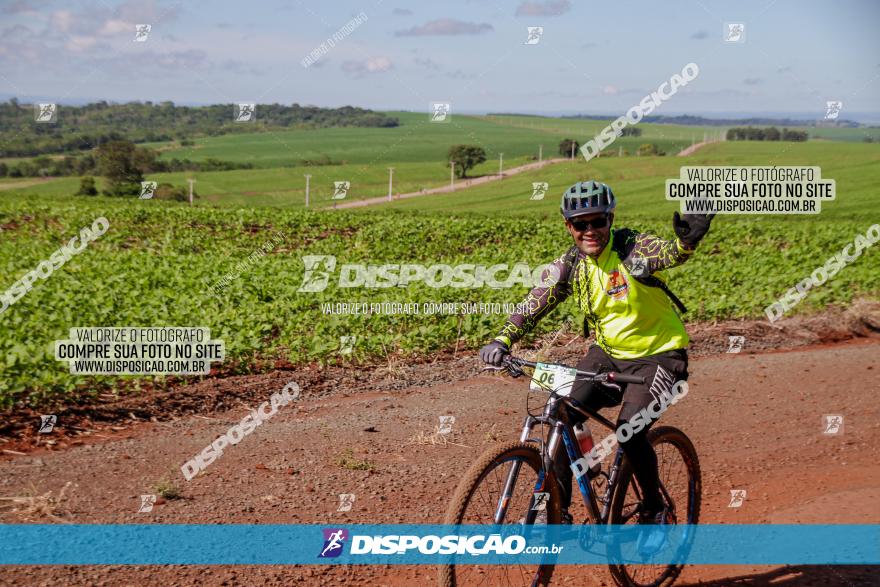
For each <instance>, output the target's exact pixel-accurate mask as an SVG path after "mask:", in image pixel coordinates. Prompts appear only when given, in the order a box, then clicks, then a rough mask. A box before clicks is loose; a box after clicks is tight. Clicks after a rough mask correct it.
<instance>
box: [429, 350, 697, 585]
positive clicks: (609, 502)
mask: <svg viewBox="0 0 880 587" xmlns="http://www.w3.org/2000/svg"><path fill="white" fill-rule="evenodd" d="M539 366H540V367H542V368H544V369H545V371H544V372H545V373H546V368H548V367H549V368H551V369H552V368H562V369H567V370H568V372H569V373H570V374H573V375H574V377H575V378H578V379H583V380H590V381H594V382H597V383H600V384H601V385H604V386H607V387H609V388H610V389H612V390H615V391H617V392H622V390H623V388H622V387H621V385H625V384H627V383H644V378H643V377H634V376H631V375H625V374H621V373H615V372H604V373H591V372H589V371H580V370H578V369H572V368H571V367H567V366H565V365H558V364H548V363H535V362H531V361H527V360H525V359H521V358H518V357H513V356H507V357H505V361H504V363H503V365H502V366H500V367H491V366H490V367H486V368H485V369H484V371H485V370H489V371H507V372H508V373H509V374H510V375H511V376H513V377H520V376H522V375H525V374H526V373H525V372H524V371H523V370H522V368H523V367H528V368H531V369H535V370H537V369H538V368H539ZM550 379H551V381H550V383H552V377H551V378H550ZM532 381H534V382H536V383H537V384H538V386H539V387H540V389H541V390H543V391H547V392H548V393H549V394H550V397H549V398H548V400H547V402H546V404H545V405H544V408H543V413H542V414H541V415H534V414H532V413H531V411H530V410H529V409H528V406H527V410H526V411H527V413H528V415H527V416H526V418H525V421H524V423H523V428H522V433H521V435H520V438H519V440H518V441H515V442H507V443H503V444H499V445H496V446H495V447H493V448H491V449H489V450H488V451H486V452H485V453H484V454H483V455H482V456H481V457H480V458H479V459H478V460H477V461H476V462H475V463H474V464H473V465H472V466H471V467H470V469H468V471H467V473H465V475H464V477H463V478H462V480H461V482H460V483H459V485H458V487H457V488H456V491H455V493H454V494H453V497H452V500H451V502H450V504H449V508H448V509H447V511H446V516H445V519H444V522H443V523H444V524H448V525H456V526H457V525H462V524H493V525H497V524H503V523H508V524H510V523H513V524H526V525H529V524H535V523H536V518H537V517H538V512H537V511H536V508H535V507H534V504H535V501H536V497H535V496H536V494H540V496H539V499H540V500H542V501H544V502H545V505H544V508H545V512H546V516H547V521H546V523H547V524H560V523H561V504H560V487H559V484H558V483H557V481H556V476H555V473H554V468H553V463H554V459H555V457H556V452H557V450H559V445H560V441H561V443H562V445H564V447H565V450H566V454H567V457H568V461H569V463H572V462H575V461H576V460H577V459H579V458H581V457H582V456H583V453H582V452H581V449H580V445H579V443H578V442H577V439H576V437H575V434H574V429H573V426H572V425H571V424H570V423H569V422H568V415H567V410H562V409H560V408H561V407H562V406H563V405H565V406H568V407H569V408H571V409H573V410H574V411H576V412H579V413H580V414H583V415H585V416H587V417H588V418H592V419H593V420H594V421H596V422H598V423H600V424H602V426H604V427H605V428H608V429H609V430H611V431H612V432H613V431H615V429H616V427H615V425H614V424H613V423H612V422H611V421H609V420H608V419H606V418H604V417H603V416H602V415H601V414H599V413H598V412H597V411H595V410H592V409H590V408H587V407H586V406H583V405H581V404H580V403H578V402H577V401H576V400H574V399H572V398H570V397H568V396H567V395H563V394H562V393H561V392H562V388H563V387H565V384H563V385H561V386H559V387H557V388H555V389H551V388H550V386H549V385H547V383H544V382H542V381H538V380H537V379H534V378H533V379H532ZM569 390H570V387H569ZM538 424H541V425H542V428H543V427H544V426H546V428H547V435H546V437H544V436H541V437H539V438H534V437H532V429H533V428H534V427H535V426H536V425H538ZM648 440H649V441H650V442H651V444H652V446H653V447H654V450H655V451H656V452H657V460H658V470H659V472H660V489H661V494H662V496H663V500H664V501H665V504H666V507H667V508H668V511H669V519H670V523H671V524H677V523H679V519H680V520H681V521H682V522H684V523H687V524H697V522H698V519H699V514H700V500H701V479H700V465H699V461H698V459H697V453H696V450H695V449H694V445H693V443H692V442H691V441H690V439H688V437H687V436H686V435H685V434H684V432H682V431H681V430H679V429H677V428H673V427H671V426H660V427H657V428H653V429H651V430H650V431H649V432H648ZM667 449H669V450H667ZM676 463H677V464H678V465H679V466H678V467H675V470H674V471H672V470H671V469H672V468H673V465H675V464H676ZM680 465H683V469H684V473H685V477H684V480H683V482H681V480H680V479H679V477H680V475H679V473H680V471H681V467H680ZM504 469H506V471H504ZM524 470H525V474H524V475H523V471H524ZM673 473H674V474H673ZM532 474H533V475H534V478H531V475H532ZM526 476H527V478H526V479H524V480H523V479H522V477H526ZM519 481H523V483H518V482H519ZM603 484H604V491H602V495H599V493H600V490H601V489H602V487H601V486H602V485H603ZM577 485H578V488H579V489H580V492H581V496H582V497H583V500H584V505H585V506H586V509H587V514H588V518H587V519H586V520H584V522H583V523H582V525H581V527H580V529H579V532H580V533H579V542H580V543H581V545H582V547H584V540H583V539H582V538H583V537H584V535H585V531H586V534H589V528H590V526H589V524H593V525H604V524H611V525H623V524H630V523H637V522H638V514H639V512H640V505H641V501H642V499H641V490H640V489H639V487H638V481H637V480H636V478H635V477H634V475H633V471H632V468H631V466H630V464H629V463H628V461H627V459H626V457H625V456H624V454H623V450H622V448H621V447H620V446H618V448H617V452H616V454H615V456H614V458H613V461H612V464H611V466H610V469H609V472H608V473H606V472H605V471H604V470H600V471H599V472H598V473H589V474H583V475H581V476H579V477H577ZM518 487H519V488H520V489H522V488H525V489H524V490H523V491H521V492H520V493H515V492H516V490H517V488H518ZM573 491H574V488H573V487H572V492H573ZM545 494H546V495H545ZM600 504H601V506H602V507H601V510H600V507H599V506H600ZM682 505H684V506H685V507H683V508H682V507H681V506H682ZM533 527H535V526H533ZM593 528H595V526H593ZM681 560H683V559H681ZM616 563H617V564H616ZM533 566H534V567H537V568H534V569H533V570H531V571H530V570H528V569H526V568H524V567H523V565H517V566H516V567H510V566H494V565H493V566H485V567H478V566H475V565H458V566H455V565H452V564H447V565H443V566H441V567H440V569H439V571H440V572H439V583H440V585H441V586H442V587H457V586H461V585H468V584H471V582H468V581H467V578H468V577H469V576H470V575H471V574H472V573H473V574H474V575H477V576H478V581H479V584H484V582H485V584H489V585H497V584H504V585H520V584H527V585H532V586H537V585H549V583H550V579H551V577H552V575H553V571H554V569H555V565H554V564H553V563H552V561H550V562H546V563H545V562H543V561H542V564H540V565H533ZM608 566H609V569H610V571H611V575H612V577H613V579H614V581H615V582H616V583H617V584H618V585H621V586H624V587H668V586H670V585H672V584H673V583H674V582H675V580H676V579H677V578H678V576H679V574H680V573H681V570H682V568H683V566H684V565H683V564H666V563H664V564H659V565H645V564H626V563H625V562H623V559H622V558H620V557H614V556H611V557H609V562H608ZM654 567H660V568H657V569H654ZM652 570H653V573H652V572H651V571H652ZM645 571H647V573H644V574H647V578H644V579H643V578H642V575H643V572H645ZM511 575H513V576H511ZM490 577H491V578H490Z"/></svg>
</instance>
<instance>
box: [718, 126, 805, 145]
mask: <svg viewBox="0 0 880 587" xmlns="http://www.w3.org/2000/svg"><path fill="white" fill-rule="evenodd" d="M808 138H809V135H808V134H807V132H806V131H802V130H789V129H787V128H783V129H782V131H781V132H780V130H779V129H778V128H776V127H775V126H771V127H769V128H754V127H751V126H747V127H734V128H730V129H728V130H727V140H728V141H795V142H802V141H806V140H807V139H808Z"/></svg>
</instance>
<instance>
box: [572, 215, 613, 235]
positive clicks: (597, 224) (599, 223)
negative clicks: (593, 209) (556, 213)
mask: <svg viewBox="0 0 880 587" xmlns="http://www.w3.org/2000/svg"><path fill="white" fill-rule="evenodd" d="M570 222H571V225H572V227H574V229H575V230H576V231H578V232H583V231H585V230H587V228H594V229H599V228H605V227H606V226H608V216H602V217H601V218H594V219H593V220H585V219H580V220H578V219H575V220H571V221H570Z"/></svg>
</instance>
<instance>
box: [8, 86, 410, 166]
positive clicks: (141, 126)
mask: <svg viewBox="0 0 880 587" xmlns="http://www.w3.org/2000/svg"><path fill="white" fill-rule="evenodd" d="M235 109H236V105H235V104H214V105H211V106H178V105H175V104H174V103H173V102H160V103H158V104H154V103H152V102H129V103H125V104H109V103H108V102H106V101H101V102H95V103H93V104H87V105H85V106H65V105H61V106H59V107H58V114H57V120H56V121H55V122H54V123H48V124H43V123H37V122H35V121H34V113H33V105H30V104H20V103H19V102H18V100H16V99H15V98H12V99H11V100H9V101H7V102H0V134H2V135H4V137H6V139H5V140H4V141H3V143H2V144H0V157H33V156H36V155H45V154H51V153H67V152H71V151H84V150H90V149H93V148H95V147H97V146H99V145H101V144H103V143H107V142H111V141H117V140H122V139H127V140H131V141H133V142H135V143H144V142H166V141H172V140H179V141H181V142H183V141H188V140H191V138H192V137H199V136H217V135H222V134H227V133H234V132H259V131H264V130H273V129H279V128H284V129H291V128H302V129H310V128H327V127H346V126H355V127H380V128H385V127H394V126H398V125H399V124H400V121H399V120H398V119H397V118H395V117H393V116H388V115H387V114H385V113H382V112H375V111H373V110H367V109H364V108H355V107H353V106H343V107H342V108H319V107H317V106H300V105H299V104H292V105H290V106H285V105H283V104H257V105H256V108H255V110H254V118H253V120H252V121H251V122H236V121H235Z"/></svg>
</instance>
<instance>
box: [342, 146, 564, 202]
mask: <svg viewBox="0 0 880 587" xmlns="http://www.w3.org/2000/svg"><path fill="white" fill-rule="evenodd" d="M563 161H571V159H565V158H557V159H545V160H544V161H535V162H534V163H526V164H525V165H520V166H519V167H511V168H510V169H508V170H506V171H505V172H504V174H503V175H495V174H493V175H483V176H480V177H475V178H473V179H459V180H457V182H456V183H455V184H454V185H452V186H448V185H445V186H442V187H439V188H431V189H429V190H422V191H420V192H409V193H406V194H396V195H395V196H394V199H395V200H406V199H409V198H418V197H420V196H430V195H431V194H448V193H450V192H457V191H459V190H464V189H467V188H470V187H473V186H475V185H480V184H483V183H489V182H491V181H500V180H502V179H504V178H505V177H509V176H511V175H517V174H519V173H523V172H525V171H531V170H533V169H541V168H542V167H546V166H547V165H552V164H553V163H562V162H563ZM387 203H388V197H387V196H383V197H381V198H367V199H365V200H352V201H350V202H343V203H339V204H336V203H334V204H333V205H332V206H328V208H333V209H342V208H363V207H364V206H373V205H375V204H387Z"/></svg>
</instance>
